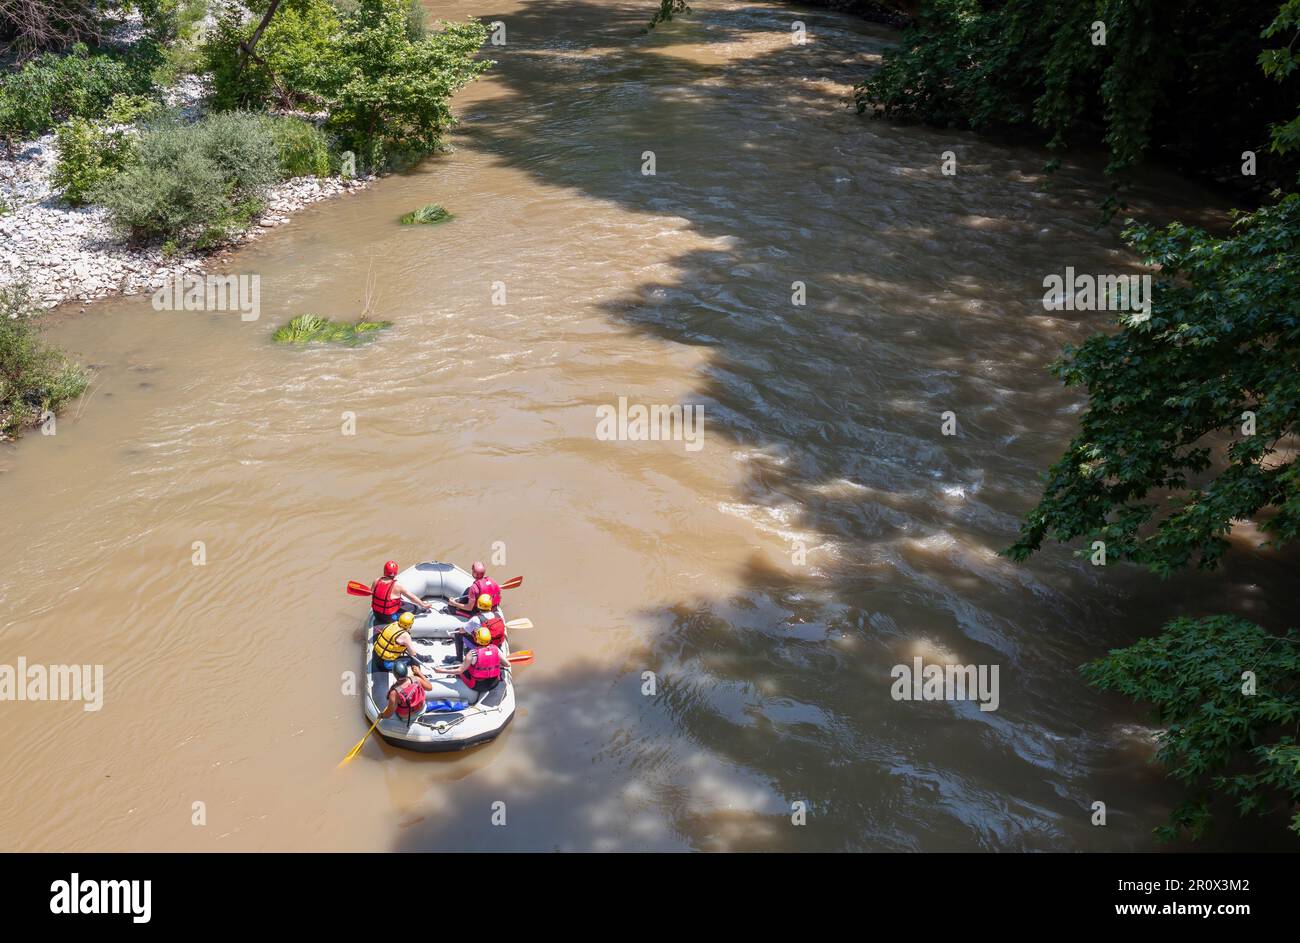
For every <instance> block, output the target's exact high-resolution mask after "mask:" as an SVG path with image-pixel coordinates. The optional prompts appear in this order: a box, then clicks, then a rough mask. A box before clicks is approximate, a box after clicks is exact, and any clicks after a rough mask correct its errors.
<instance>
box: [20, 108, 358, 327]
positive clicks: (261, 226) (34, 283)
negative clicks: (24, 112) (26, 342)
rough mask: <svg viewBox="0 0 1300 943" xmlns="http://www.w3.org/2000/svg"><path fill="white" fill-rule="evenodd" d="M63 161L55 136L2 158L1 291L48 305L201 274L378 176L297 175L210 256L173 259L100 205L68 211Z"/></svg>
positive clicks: (277, 188) (183, 255) (271, 194)
mask: <svg viewBox="0 0 1300 943" xmlns="http://www.w3.org/2000/svg"><path fill="white" fill-rule="evenodd" d="M57 160H58V149H57V145H56V143H55V139H54V135H53V134H47V135H45V136H43V137H41V138H39V139H37V140H35V141H30V142H27V143H26V144H24V145H21V146H20V147H18V148H16V156H15V157H13V158H10V159H2V160H0V199H3V201H4V203H5V206H6V207H8V209H7V211H6V212H5V213H4V214H3V215H0V244H2V245H3V248H0V287H3V286H4V285H7V284H17V283H26V284H27V285H28V286H29V288H30V289H31V292H32V295H33V297H34V298H35V299H36V300H37V301H38V302H39V303H40V304H41V305H43V306H44V307H47V308H51V307H54V306H56V305H58V304H62V303H65V302H75V301H82V302H85V301H94V300H96V299H99V298H105V297H108V296H110V295H116V294H122V295H131V294H137V293H139V292H143V291H152V290H154V289H156V288H159V287H161V286H162V285H163V284H164V283H165V282H166V281H167V280H168V279H171V278H175V277H177V276H180V275H192V274H195V273H197V272H202V271H203V270H205V269H206V268H207V266H208V265H209V264H210V263H211V262H212V261H213V260H214V259H216V258H218V257H220V256H221V255H222V254H224V253H225V252H226V251H228V250H229V249H231V248H233V247H235V246H237V245H240V244H242V243H246V242H249V241H251V240H253V239H256V238H257V237H258V236H259V235H261V234H262V233H263V232H265V231H266V230H268V229H273V228H275V227H277V226H282V225H284V224H285V223H288V222H289V221H290V218H291V217H292V216H293V214H295V213H297V212H298V211H299V210H301V209H303V208H304V207H307V206H310V205H311V204H313V203H317V202H319V201H321V200H326V199H330V198H331V197H335V196H340V195H343V194H350V193H355V192H357V191H358V190H361V189H364V188H365V187H366V186H367V185H368V184H369V183H370V181H371V180H373V179H374V178H373V177H359V178H355V179H348V178H343V177H296V178H294V179H292V180H287V181H285V182H284V183H281V184H279V185H277V186H275V187H273V188H272V189H271V190H270V191H268V193H267V195H266V198H265V202H266V208H265V210H264V211H263V212H262V213H261V214H260V215H259V216H258V217H257V218H256V219H255V220H254V221H253V224H252V225H250V226H249V227H248V228H247V229H245V230H244V231H243V232H241V233H238V234H236V235H235V236H233V237H231V238H230V239H229V240H227V241H226V242H225V243H224V244H223V245H221V246H220V247H218V248H216V249H215V250H213V251H208V252H182V253H179V254H176V255H169V254H168V253H166V252H164V250H163V248H162V247H161V246H133V245H131V244H130V242H129V241H128V240H127V239H126V238H125V237H123V236H122V235H121V234H120V233H119V232H118V231H117V230H116V229H115V227H114V226H113V222H112V219H111V217H110V215H109V212H108V210H107V209H105V208H104V207H102V206H80V207H74V206H69V205H68V204H67V203H65V202H63V200H62V199H61V197H60V194H59V192H58V191H57V190H56V189H55V187H54V186H53V184H52V182H51V180H50V177H51V174H52V173H53V171H54V166H55V163H56V161H57Z"/></svg>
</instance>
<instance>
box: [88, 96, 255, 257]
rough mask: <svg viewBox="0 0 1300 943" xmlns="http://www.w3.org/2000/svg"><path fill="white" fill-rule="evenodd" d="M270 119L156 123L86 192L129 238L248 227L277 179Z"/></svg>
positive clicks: (197, 237)
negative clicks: (116, 169) (119, 166)
mask: <svg viewBox="0 0 1300 943" xmlns="http://www.w3.org/2000/svg"><path fill="white" fill-rule="evenodd" d="M272 125H273V121H272V119H270V118H268V117H266V116H265V115H253V114H248V113H246V112H226V113H222V114H215V115H210V116H208V117H206V118H204V119H202V120H201V121H197V122H195V123H194V124H188V125H186V124H178V123H176V122H174V121H165V122H162V123H160V124H157V125H155V126H153V127H151V128H149V129H148V130H146V131H145V133H144V134H143V135H142V136H141V139H140V144H139V159H138V160H137V161H136V162H135V163H133V164H132V165H131V166H130V167H128V168H127V169H126V170H125V171H123V172H122V173H121V174H119V175H118V176H117V177H116V178H114V179H113V180H111V181H110V182H109V183H108V184H107V185H106V186H103V187H100V188H97V189H96V190H95V191H94V192H93V193H92V198H93V199H95V200H96V201H97V202H101V203H103V204H104V205H105V206H107V207H108V208H109V211H110V212H111V213H112V214H113V219H114V221H115V222H116V223H117V225H118V226H119V227H120V228H121V229H123V230H125V231H126V232H128V233H129V234H130V236H131V237H132V239H133V240H136V241H144V240H151V239H167V240H172V241H175V242H177V243H178V244H181V245H193V246H196V247H199V248H204V247H207V246H211V245H213V244H215V243H218V242H220V241H222V240H223V239H226V238H228V237H229V236H230V235H232V234H233V233H234V232H237V231H238V230H240V229H242V228H244V227H245V226H247V225H248V223H249V222H250V221H251V220H252V218H253V216H255V215H256V214H257V212H258V211H259V210H260V209H261V206H262V204H261V196H262V194H263V193H264V192H265V190H266V188H267V187H268V186H270V185H271V184H272V183H274V182H275V181H277V180H278V179H279V178H280V162H279V150H278V148H277V147H276V143H275V138H274V135H273V132H272Z"/></svg>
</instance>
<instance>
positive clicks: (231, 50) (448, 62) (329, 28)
mask: <svg viewBox="0 0 1300 943" xmlns="http://www.w3.org/2000/svg"><path fill="white" fill-rule="evenodd" d="M416 8H418V7H413V6H412V4H411V2H410V0H357V2H356V3H355V4H349V5H347V6H343V7H341V8H340V9H335V8H334V7H333V6H331V5H330V4H329V3H327V2H326V0H293V2H286V3H285V4H284V6H282V7H281V8H280V9H279V10H278V11H277V12H276V14H275V16H274V17H273V18H272V19H271V21H270V23H269V24H268V26H267V28H266V30H265V32H264V33H263V34H262V36H261V38H260V40H259V42H258V44H257V47H256V56H255V57H253V58H251V59H248V61H247V62H245V61H244V58H243V57H242V56H241V53H240V49H239V44H240V43H241V42H243V41H245V40H246V39H248V38H249V37H251V36H252V34H253V32H254V30H255V28H256V23H255V22H252V21H249V22H243V20H242V18H241V16H240V15H239V14H238V12H237V11H235V10H233V9H231V10H227V11H226V12H225V13H224V14H223V16H222V17H221V20H220V24H219V27H218V29H217V30H216V31H214V35H213V36H212V37H211V38H210V40H209V42H208V44H207V46H206V48H205V58H206V62H207V65H208V67H209V68H210V70H211V71H212V73H213V83H214V91H215V100H216V102H217V103H218V104H219V105H222V106H226V107H229V106H236V105H238V106H246V107H255V106H265V105H267V104H270V103H279V104H291V105H296V106H303V107H307V108H311V109H316V110H321V111H324V112H326V114H327V115H328V117H327V119H326V128H327V129H328V130H329V131H330V132H331V133H333V134H334V135H335V136H336V138H337V139H338V140H339V144H340V147H342V148H344V149H346V150H350V151H352V152H353V153H354V154H356V155H357V157H358V160H359V161H360V162H361V163H362V165H363V166H374V165H376V164H379V163H382V162H383V161H385V160H387V159H391V158H393V157H396V156H399V155H403V154H417V155H418V154H424V153H428V152H430V151H431V150H433V149H434V148H435V147H436V146H437V144H438V142H439V139H440V136H441V134H442V132H443V130H444V129H446V128H447V127H448V126H450V125H451V123H452V115H451V110H450V106H449V101H450V99H451V96H452V95H453V94H454V93H455V92H456V91H457V90H458V89H460V88H461V87H463V86H464V85H466V84H468V83H469V82H471V81H473V79H474V78H475V77H477V76H478V75H480V74H481V73H482V72H483V71H485V70H486V69H487V68H488V67H489V66H490V65H491V63H489V62H479V61H475V59H474V56H475V53H476V52H477V51H478V48H479V46H481V45H482V43H483V41H484V40H485V39H486V38H487V28H486V27H485V26H484V25H483V24H481V23H478V22H476V21H471V22H468V23H453V24H447V25H445V26H444V27H443V28H442V29H441V30H439V31H437V32H434V33H429V34H427V35H426V34H425V33H424V31H423V25H422V21H421V20H420V18H419V17H418V16H416V15H415V14H413V12H412V11H413V9H416Z"/></svg>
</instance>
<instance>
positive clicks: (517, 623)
mask: <svg viewBox="0 0 1300 943" xmlns="http://www.w3.org/2000/svg"><path fill="white" fill-rule="evenodd" d="M532 627H533V620H532V619H511V620H510V621H509V622H507V623H506V628H507V629H531V628H532Z"/></svg>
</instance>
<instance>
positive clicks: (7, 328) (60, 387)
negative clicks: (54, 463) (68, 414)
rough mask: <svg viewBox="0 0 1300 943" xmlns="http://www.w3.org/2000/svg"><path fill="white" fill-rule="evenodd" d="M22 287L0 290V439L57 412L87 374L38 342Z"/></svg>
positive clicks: (83, 385)
mask: <svg viewBox="0 0 1300 943" xmlns="http://www.w3.org/2000/svg"><path fill="white" fill-rule="evenodd" d="M34 313H35V308H34V307H33V305H32V304H31V301H30V299H29V297H28V295H27V292H26V291H25V290H24V289H23V288H21V287H8V288H0V436H10V435H14V434H16V433H17V432H19V431H20V430H21V429H22V428H23V427H25V426H30V425H32V424H33V423H35V422H37V421H39V420H40V419H41V415H42V413H43V412H44V411H45V410H49V411H51V412H58V411H59V409H60V408H62V407H63V405H64V404H65V403H67V402H68V401H69V400H72V399H74V398H76V397H78V396H80V395H81V394H82V393H83V392H84V391H85V389H86V383H87V378H86V373H85V371H84V370H82V369H81V368H80V367H78V366H76V365H75V364H72V363H69V362H68V360H67V358H66V357H64V356H63V354H61V353H59V352H58V351H56V350H52V349H50V348H49V347H46V346H45V345H44V344H42V343H41V340H40V337H39V336H38V335H37V333H36V326H35V324H34V322H33V320H32V317H31V316H32V315H33V314H34Z"/></svg>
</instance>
